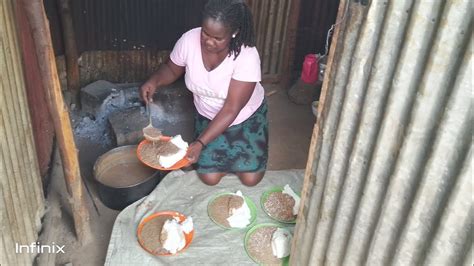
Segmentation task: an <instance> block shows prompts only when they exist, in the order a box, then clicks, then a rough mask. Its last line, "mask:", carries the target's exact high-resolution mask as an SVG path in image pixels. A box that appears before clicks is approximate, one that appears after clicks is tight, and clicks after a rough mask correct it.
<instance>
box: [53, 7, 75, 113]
mask: <svg viewBox="0 0 474 266" xmlns="http://www.w3.org/2000/svg"><path fill="white" fill-rule="evenodd" d="M57 3H58V7H59V16H60V17H61V24H62V29H63V31H62V35H63V43H64V50H65V53H64V55H65V58H66V74H67V89H68V90H69V91H70V92H71V93H72V95H73V97H72V100H73V102H74V103H75V104H76V105H79V89H80V83H79V64H78V58H79V56H78V52H77V45H76V35H75V31H74V24H73V21H72V15H71V5H70V4H71V1H70V0H57Z"/></svg>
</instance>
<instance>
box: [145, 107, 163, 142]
mask: <svg viewBox="0 0 474 266" xmlns="http://www.w3.org/2000/svg"><path fill="white" fill-rule="evenodd" d="M146 111H147V113H148V121H149V123H148V126H146V127H144V128H143V136H144V137H145V139H146V140H148V141H151V142H157V141H159V140H160V139H161V136H162V133H161V130H159V129H158V128H156V127H154V126H153V124H152V123H151V111H150V103H148V102H147V103H146Z"/></svg>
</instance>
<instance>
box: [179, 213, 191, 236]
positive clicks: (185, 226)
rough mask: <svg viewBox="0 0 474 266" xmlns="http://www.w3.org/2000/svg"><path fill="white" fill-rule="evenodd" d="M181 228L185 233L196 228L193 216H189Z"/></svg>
mask: <svg viewBox="0 0 474 266" xmlns="http://www.w3.org/2000/svg"><path fill="white" fill-rule="evenodd" d="M181 228H182V229H183V232H184V233H185V234H189V233H190V232H191V231H193V230H194V225H193V218H192V217H191V216H189V217H188V218H187V219H186V220H184V221H183V222H182V223H181Z"/></svg>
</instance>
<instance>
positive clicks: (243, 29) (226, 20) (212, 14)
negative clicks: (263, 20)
mask: <svg viewBox="0 0 474 266" xmlns="http://www.w3.org/2000/svg"><path fill="white" fill-rule="evenodd" d="M203 17H204V19H207V18H211V19H213V20H215V21H217V22H220V23H222V24H223V25H224V26H225V27H228V28H229V29H230V30H231V32H236V31H238V34H237V35H236V36H235V38H232V39H231V41H230V44H229V56H231V55H232V54H234V60H235V59H236V58H237V56H239V54H240V48H241V47H242V45H244V46H245V47H247V46H248V47H254V46H255V34H254V30H253V20H252V13H251V12H250V9H249V7H248V6H247V4H245V3H244V1H243V0H209V1H208V2H207V4H206V6H205V7H204V16H203Z"/></svg>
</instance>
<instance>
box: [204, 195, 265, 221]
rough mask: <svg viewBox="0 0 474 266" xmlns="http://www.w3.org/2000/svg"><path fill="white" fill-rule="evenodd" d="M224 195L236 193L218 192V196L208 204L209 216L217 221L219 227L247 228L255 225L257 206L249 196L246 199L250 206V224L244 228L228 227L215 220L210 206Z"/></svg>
mask: <svg viewBox="0 0 474 266" xmlns="http://www.w3.org/2000/svg"><path fill="white" fill-rule="evenodd" d="M224 195H235V193H230V192H225V193H220V194H217V195H216V196H214V197H213V198H212V199H211V200H210V201H209V203H208V204H207V216H209V218H210V219H211V220H212V221H213V222H214V223H215V224H217V225H218V226H219V227H221V228H224V229H228V230H241V229H247V228H250V227H251V226H253V224H254V223H255V221H256V220H257V207H256V206H255V203H254V202H253V201H252V200H251V199H250V198H249V197H247V196H244V200H245V203H247V206H249V209H250V223H249V225H247V226H246V227H243V228H238V227H226V226H224V225H222V224H220V223H218V222H217V221H216V220H214V218H212V216H211V214H210V213H209V206H210V205H211V203H212V202H213V201H214V200H216V199H217V198H218V197H220V196H224Z"/></svg>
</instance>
